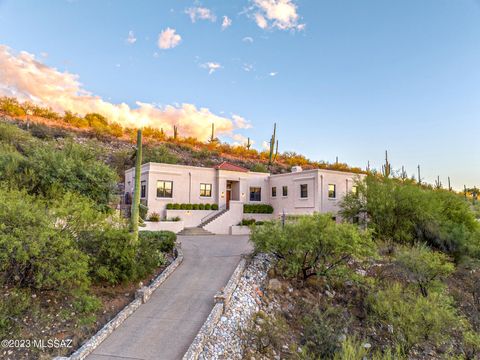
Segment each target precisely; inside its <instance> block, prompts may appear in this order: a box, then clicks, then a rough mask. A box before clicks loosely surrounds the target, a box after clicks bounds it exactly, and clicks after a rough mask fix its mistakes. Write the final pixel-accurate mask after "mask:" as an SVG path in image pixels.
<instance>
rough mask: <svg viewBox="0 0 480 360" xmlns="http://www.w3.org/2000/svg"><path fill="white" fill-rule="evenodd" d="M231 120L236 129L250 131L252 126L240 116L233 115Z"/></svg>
mask: <svg viewBox="0 0 480 360" xmlns="http://www.w3.org/2000/svg"><path fill="white" fill-rule="evenodd" d="M232 119H233V122H234V123H235V126H236V127H237V128H238V129H250V128H251V127H252V124H250V122H249V121H248V120H246V119H245V118H244V117H242V116H240V115H237V114H233V115H232Z"/></svg>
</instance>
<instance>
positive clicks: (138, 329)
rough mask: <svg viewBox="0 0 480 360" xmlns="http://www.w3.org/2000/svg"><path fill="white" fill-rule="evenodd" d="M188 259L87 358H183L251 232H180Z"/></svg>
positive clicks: (93, 359) (165, 359) (248, 250)
mask: <svg viewBox="0 0 480 360" xmlns="http://www.w3.org/2000/svg"><path fill="white" fill-rule="evenodd" d="M178 240H179V241H181V242H182V249H183V253H184V259H183V263H182V264H181V265H180V266H179V267H178V268H177V269H176V270H175V271H174V272H173V274H172V275H170V277H169V278H168V279H167V280H166V281H165V282H164V283H163V284H162V285H161V286H160V287H159V288H158V289H157V290H156V291H155V292H154V293H153V295H152V297H151V298H150V300H149V301H148V302H147V303H146V304H143V305H142V306H140V308H139V309H138V310H137V311H135V312H134V313H133V314H132V315H131V316H130V317H129V318H128V319H127V320H126V321H125V322H124V323H123V324H122V325H121V326H120V327H119V328H118V329H116V330H115V331H114V332H113V333H112V334H111V335H110V336H109V337H108V338H107V339H106V340H105V341H104V342H103V343H102V344H100V346H99V347H98V348H97V349H96V350H95V351H94V352H93V353H92V354H91V355H90V356H88V357H87V359H88V360H106V359H117V360H118V359H144V360H147V359H155V360H174V359H181V358H182V356H183V355H184V353H185V352H186V351H187V349H188V347H189V346H190V344H191V342H192V341H193V339H194V338H195V336H196V334H197V332H198V330H199V329H200V327H201V326H202V325H203V323H204V322H205V320H206V319H207V317H208V315H209V313H210V311H211V310H212V308H213V305H214V304H213V296H214V295H215V293H216V292H217V291H218V290H220V289H221V288H222V287H223V286H225V285H226V283H227V281H228V279H229V278H230V276H231V275H232V273H233V271H234V270H235V267H236V266H237V265H238V263H239V261H240V257H241V255H242V254H246V253H249V252H250V251H251V250H252V248H251V245H250V244H249V242H248V236H227V235H211V236H179V237H178Z"/></svg>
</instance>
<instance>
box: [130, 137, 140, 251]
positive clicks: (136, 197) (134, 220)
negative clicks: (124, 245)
mask: <svg viewBox="0 0 480 360" xmlns="http://www.w3.org/2000/svg"><path fill="white" fill-rule="evenodd" d="M141 167H142V130H141V129H139V130H138V131H137V156H136V160H135V183H134V190H133V201H132V211H131V217H130V229H131V231H132V233H133V242H134V243H136V242H138V221H139V218H140V216H139V211H140V168H141Z"/></svg>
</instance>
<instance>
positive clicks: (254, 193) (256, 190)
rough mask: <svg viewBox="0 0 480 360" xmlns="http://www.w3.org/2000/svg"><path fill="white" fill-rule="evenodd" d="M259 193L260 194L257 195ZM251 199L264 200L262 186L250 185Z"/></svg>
mask: <svg viewBox="0 0 480 360" xmlns="http://www.w3.org/2000/svg"><path fill="white" fill-rule="evenodd" d="M257 195H258V196H257ZM250 201H255V202H258V201H262V188H261V187H257V186H251V187H250Z"/></svg>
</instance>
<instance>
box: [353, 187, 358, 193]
mask: <svg viewBox="0 0 480 360" xmlns="http://www.w3.org/2000/svg"><path fill="white" fill-rule="evenodd" d="M352 194H353V195H358V187H357V185H353V186H352Z"/></svg>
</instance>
